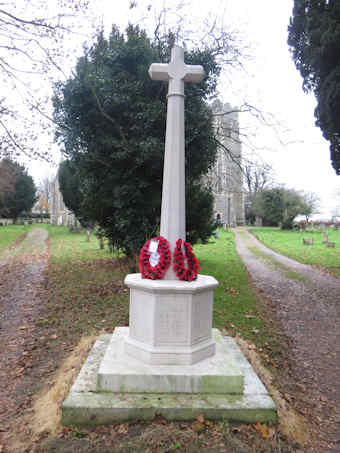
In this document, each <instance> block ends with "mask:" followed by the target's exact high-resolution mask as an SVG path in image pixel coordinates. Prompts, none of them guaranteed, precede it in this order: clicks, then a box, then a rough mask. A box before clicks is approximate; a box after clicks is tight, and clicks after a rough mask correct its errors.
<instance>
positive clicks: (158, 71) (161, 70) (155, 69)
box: [149, 63, 169, 82]
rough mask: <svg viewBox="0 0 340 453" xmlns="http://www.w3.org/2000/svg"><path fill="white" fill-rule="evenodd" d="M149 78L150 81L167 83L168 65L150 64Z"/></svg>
mask: <svg viewBox="0 0 340 453" xmlns="http://www.w3.org/2000/svg"><path fill="white" fill-rule="evenodd" d="M149 76H150V78H151V79H152V80H163V81H164V82H168V81H169V65H168V64H167V63H152V65H151V66H150V68H149Z"/></svg>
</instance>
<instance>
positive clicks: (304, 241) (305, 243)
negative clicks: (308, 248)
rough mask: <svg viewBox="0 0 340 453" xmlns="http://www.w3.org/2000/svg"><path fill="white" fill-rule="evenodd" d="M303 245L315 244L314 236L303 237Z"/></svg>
mask: <svg viewBox="0 0 340 453" xmlns="http://www.w3.org/2000/svg"><path fill="white" fill-rule="evenodd" d="M302 241H303V245H313V238H303V239H302Z"/></svg>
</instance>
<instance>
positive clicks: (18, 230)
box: [0, 225, 32, 253]
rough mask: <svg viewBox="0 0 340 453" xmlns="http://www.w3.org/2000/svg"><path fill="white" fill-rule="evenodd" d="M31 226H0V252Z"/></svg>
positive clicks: (12, 243)
mask: <svg viewBox="0 0 340 453" xmlns="http://www.w3.org/2000/svg"><path fill="white" fill-rule="evenodd" d="M31 228H32V226H31V225H8V226H0V253H1V252H2V251H3V250H5V249H7V248H8V247H11V246H12V245H14V244H15V242H16V241H17V240H18V239H19V238H20V237H21V236H23V235H25V234H26V233H27V232H28V231H29V230H30V229H31Z"/></svg>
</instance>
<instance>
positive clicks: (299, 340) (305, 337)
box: [235, 229, 340, 453]
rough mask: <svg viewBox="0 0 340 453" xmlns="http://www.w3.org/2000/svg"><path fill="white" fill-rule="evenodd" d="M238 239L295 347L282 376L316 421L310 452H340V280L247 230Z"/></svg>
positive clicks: (240, 251)
mask: <svg viewBox="0 0 340 453" xmlns="http://www.w3.org/2000/svg"><path fill="white" fill-rule="evenodd" d="M235 237H236V246H237V251H238V254H239V255H240V257H241V258H242V260H243V261H244V263H245V265H246V267H247V269H248V272H249V273H250V275H251V277H252V278H253V280H254V282H255V285H256V286H257V287H258V288H259V289H260V290H261V291H263V293H264V295H265V296H267V297H268V298H269V299H270V300H271V301H272V307H273V309H274V312H275V316H276V319H277V320H278V321H279V324H280V326H281V328H282V329H283V331H284V333H285V335H286V336H287V337H288V338H289V340H290V343H291V345H292V348H291V363H290V364H287V369H286V370H282V376H284V377H285V379H286V382H287V383H288V384H287V385H288V387H286V389H287V391H288V392H292V393H293V394H294V395H295V398H294V399H295V404H296V405H297V407H298V408H300V409H301V412H303V413H304V414H305V415H306V416H307V417H308V418H309V420H310V422H311V426H312V430H311V431H312V435H313V445H312V447H311V449H310V450H309V451H310V452H315V453H325V452H340V424H339V423H340V354H339V353H340V319H339V311H340V279H339V278H336V277H334V276H332V275H329V274H327V273H326V272H323V271H321V270H319V269H315V268H313V267H311V266H307V265H304V264H301V263H298V262H296V261H294V260H292V259H290V258H287V257H284V256H282V255H279V254H278V253H275V252H274V251H272V250H270V249H268V248H267V247H265V246H264V245H263V244H262V243H261V242H260V241H258V240H257V239H256V238H254V237H253V236H252V235H251V234H250V233H248V232H247V231H246V230H244V229H236V230H235Z"/></svg>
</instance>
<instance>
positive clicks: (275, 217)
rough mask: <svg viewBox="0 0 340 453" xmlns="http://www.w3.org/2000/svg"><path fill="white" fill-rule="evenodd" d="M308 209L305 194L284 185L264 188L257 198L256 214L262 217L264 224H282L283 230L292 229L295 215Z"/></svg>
mask: <svg viewBox="0 0 340 453" xmlns="http://www.w3.org/2000/svg"><path fill="white" fill-rule="evenodd" d="M306 209H307V207H306V200H305V199H304V196H303V195H301V194H299V193H298V192H296V191H295V190H293V189H285V188H283V187H274V188H272V189H264V190H262V191H261V192H258V194H257V195H256V199H255V214H256V215H257V216H259V217H261V218H262V222H263V225H265V226H281V228H282V229H283V230H289V229H292V228H293V221H294V219H295V217H296V216H297V215H299V214H304V213H305V212H306Z"/></svg>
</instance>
